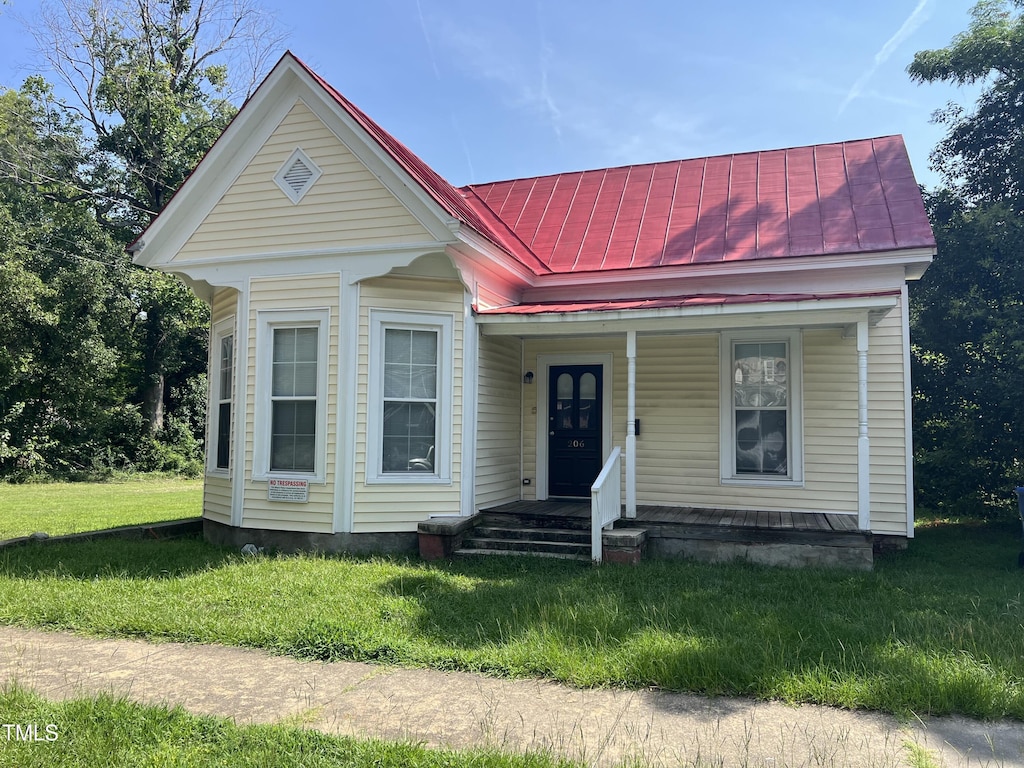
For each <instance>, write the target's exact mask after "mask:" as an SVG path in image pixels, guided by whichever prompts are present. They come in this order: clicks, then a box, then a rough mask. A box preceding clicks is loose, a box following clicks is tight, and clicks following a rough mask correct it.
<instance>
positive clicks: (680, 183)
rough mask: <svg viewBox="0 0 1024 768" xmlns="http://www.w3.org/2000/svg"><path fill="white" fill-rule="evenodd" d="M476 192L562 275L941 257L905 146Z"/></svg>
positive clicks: (560, 179) (769, 155)
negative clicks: (889, 254)
mask: <svg viewBox="0 0 1024 768" xmlns="http://www.w3.org/2000/svg"><path fill="white" fill-rule="evenodd" d="M467 189H471V190H472V191H474V192H476V194H478V195H479V196H480V198H481V199H482V200H483V201H484V202H485V203H486V204H487V205H488V206H489V207H491V208H492V209H493V210H494V211H495V213H497V215H498V216H499V217H500V218H501V219H502V220H504V221H505V222H506V223H507V224H508V225H509V227H510V228H511V229H512V230H513V231H514V232H516V234H517V235H518V236H519V237H520V239H521V240H522V241H523V242H524V243H525V244H526V245H528V246H529V247H530V249H531V250H532V252H533V253H534V254H535V255H536V256H537V258H539V259H540V260H541V261H543V262H544V263H545V264H547V266H548V267H549V268H550V269H551V270H552V271H553V272H561V273H565V272H581V271H591V270H609V269H630V268H637V267H663V266H680V265H686V264H697V263H707V262H730V261H738V260H751V259H766V258H779V257H789V256H817V255H825V254H835V253H860V252H870V251H884V250H894V249H902V248H931V247H934V245H935V239H934V237H933V235H932V231H931V227H930V225H929V223H928V217H927V215H926V214H925V210H924V205H923V203H922V201H921V193H920V190H919V189H918V186H917V182H916V180H915V179H914V174H913V171H912V169H911V166H910V159H909V158H908V156H907V151H906V148H905V146H904V144H903V140H902V138H901V137H899V136H885V137H882V138H876V139H865V140H861V141H848V142H843V143H839V144H823V145H818V146H810V147H799V148H794V149H780V150H772V151H767V152H752V153H746V154H738V155H725V156H720V157H707V158H697V159H692V160H677V161H672V162H666V163H654V164H649V165H634V166H627V167H621V168H607V169H603V170H595V171H584V172H581V173H563V174H557V175H554V176H541V177H536V178H530V179H514V180H510V181H502V182H495V183H492V184H476V185H472V186H470V187H467Z"/></svg>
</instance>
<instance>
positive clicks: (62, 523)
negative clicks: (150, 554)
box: [0, 475, 203, 540]
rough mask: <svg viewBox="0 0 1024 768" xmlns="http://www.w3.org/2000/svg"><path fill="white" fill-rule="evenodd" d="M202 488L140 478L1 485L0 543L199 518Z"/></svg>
mask: <svg viewBox="0 0 1024 768" xmlns="http://www.w3.org/2000/svg"><path fill="white" fill-rule="evenodd" d="M202 500H203V483H202V481H201V480H183V479H181V478H176V477H156V476H145V475H143V476H141V477H138V478H132V479H129V480H125V481H122V482H109V483H42V484H30V485H10V484H6V483H0V540H2V539H11V538H14V537H16V536H28V535H29V534H32V533H35V532H36V531H42V532H44V533H48V534H50V535H51V536H59V535H61V534H65V533H79V532H81V531H94V530H99V529H101V528H117V527H119V526H122V525H141V524H143V523H158V522H163V521H165V520H180V519H181V518H185V517H199V515H200V514H202V503H203V501H202Z"/></svg>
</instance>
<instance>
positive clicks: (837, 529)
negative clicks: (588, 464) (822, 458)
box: [480, 500, 873, 569]
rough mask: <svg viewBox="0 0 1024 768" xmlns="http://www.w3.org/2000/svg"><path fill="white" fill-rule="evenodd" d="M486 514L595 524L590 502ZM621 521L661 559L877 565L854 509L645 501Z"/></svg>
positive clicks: (504, 507)
mask: <svg viewBox="0 0 1024 768" xmlns="http://www.w3.org/2000/svg"><path fill="white" fill-rule="evenodd" d="M480 517H481V518H482V519H484V520H485V521H487V522H486V523H485V524H486V525H494V526H499V527H502V526H507V527H513V528H514V527H518V528H520V529H525V530H535V531H536V530H539V529H576V530H589V528H590V503H589V502H588V501H583V500H578V501H577V500H566V501H559V500H548V501H514V502H510V503H508V504H501V505H498V506H495V507H491V508H489V509H484V510H481V515H480ZM614 527H615V528H617V529H622V528H628V529H643V530H644V531H645V532H646V534H645V535H646V551H647V552H648V553H649V554H650V555H652V556H655V557H667V558H678V557H682V558H693V559H696V560H704V561H707V562H724V561H728V560H748V561H750V562H757V563H762V564H765V565H787V566H827V567H833V566H840V567H850V568H858V569H870V568H871V566H872V563H873V555H872V536H871V533H870V532H869V531H862V530H860V529H859V528H858V527H857V518H856V516H854V515H843V514H836V513H828V512H816V513H807V512H769V511H764V510H729V509H697V508H693V507H682V506H679V507H668V506H666V507H662V506H651V505H642V506H638V507H637V513H636V517H635V518H633V519H627V518H620V519H619V520H617V521H616V522H615V526H614Z"/></svg>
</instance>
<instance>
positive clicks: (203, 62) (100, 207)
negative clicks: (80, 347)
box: [35, 0, 278, 435]
mask: <svg viewBox="0 0 1024 768" xmlns="http://www.w3.org/2000/svg"><path fill="white" fill-rule="evenodd" d="M273 29H274V26H273V20H272V19H271V18H270V17H269V16H268V15H267V14H265V13H264V12H263V11H262V10H261V9H260V8H259V6H258V5H256V4H255V2H254V1H253V0H197V1H196V2H191V0H57V2H56V3H55V4H52V5H49V6H47V7H46V8H45V10H44V12H43V15H42V17H41V23H40V25H39V26H38V27H37V28H36V29H35V36H36V39H37V43H38V45H39V49H40V52H41V53H42V54H43V55H44V56H45V57H46V59H47V60H48V61H49V63H50V65H51V67H52V69H53V71H54V72H55V73H56V75H57V77H58V78H59V79H60V80H61V81H62V83H63V84H64V86H65V87H66V88H68V89H69V91H70V93H72V94H73V96H74V98H73V100H71V101H69V102H68V103H67V104H65V109H66V110H67V111H68V113H69V114H75V115H77V116H78V117H79V118H80V119H81V120H82V121H83V122H84V123H85V125H86V127H87V132H86V134H85V135H86V138H87V141H86V142H84V143H83V144H82V146H81V152H80V154H79V155H78V156H77V157H76V158H75V159H74V162H73V163H71V164H70V166H71V167H70V168H69V173H70V175H71V176H72V177H73V178H74V180H75V181H74V183H75V185H76V186H78V187H79V188H81V189H87V190H90V192H91V195H92V200H93V204H94V207H95V211H96V217H97V220H98V221H100V222H101V223H103V224H104V226H105V227H106V228H107V229H108V230H109V231H110V232H111V234H112V236H113V237H114V239H115V240H116V241H117V242H118V243H120V244H121V245H122V246H127V245H128V244H129V243H130V242H131V241H132V240H134V239H135V238H136V237H137V236H138V235H139V233H140V232H141V231H142V230H143V229H144V227H145V226H146V225H147V224H148V223H149V221H150V220H151V219H152V217H153V216H155V215H156V214H157V213H158V212H159V211H160V210H161V209H162V208H163V206H164V205H166V203H167V201H168V200H169V199H170V196H171V195H172V194H173V193H174V191H175V190H176V189H177V188H178V186H180V185H181V183H182V182H183V181H184V179H185V178H186V176H187V175H188V173H189V172H191V170H192V168H193V167H194V166H195V165H196V163H198V162H199V160H200V159H201V158H202V156H203V155H204V153H205V152H206V151H207V149H209V147H210V146H211V145H212V144H213V142H214V141H215V140H216V138H217V137H218V136H219V135H220V133H221V132H222V131H223V129H224V128H225V127H226V125H227V123H228V121H229V120H230V119H231V117H232V116H233V115H234V113H235V111H236V110H235V107H234V106H233V104H232V102H231V98H232V97H237V96H239V95H240V94H248V92H249V91H250V90H251V88H252V87H253V86H254V84H255V83H256V80H257V77H258V75H259V74H260V73H261V72H262V71H263V70H264V69H265V66H266V63H267V57H268V55H269V53H270V51H271V50H272V48H273V47H275V46H276V44H277V42H278V37H277V36H276V34H275V33H274V31H273ZM130 290H131V293H132V295H133V297H134V298H135V300H136V301H137V302H138V303H139V308H140V309H141V310H143V311H144V313H145V314H144V315H141V314H140V315H139V317H145V320H144V321H142V325H143V327H142V329H141V334H140V338H139V340H140V343H141V345H142V349H141V354H140V355H139V357H138V363H139V371H138V384H139V391H138V397H139V398H140V399H141V401H142V405H143V413H144V415H145V417H146V423H147V425H148V428H149V432H150V434H152V435H156V434H157V433H158V432H159V430H160V429H161V428H162V427H163V421H164V406H165V403H166V401H167V399H168V388H167V381H168V379H169V377H175V376H179V377H180V376H181V374H182V373H184V376H185V378H188V377H190V376H194V375H200V374H201V372H202V371H203V370H204V369H205V359H206V358H205V354H196V352H197V349H198V350H200V351H201V350H202V348H203V344H204V342H203V339H204V338H205V328H206V323H207V318H208V315H207V312H206V309H205V307H204V305H202V304H201V302H199V301H198V300H197V299H196V298H195V297H194V296H193V295H192V294H191V292H190V291H188V289H187V288H185V287H184V286H183V285H181V284H180V283H179V282H178V281H177V280H174V279H172V278H169V277H167V276H166V275H162V274H157V273H154V272H149V271H143V270H138V271H136V272H135V273H134V274H133V285H132V286H131V289H130Z"/></svg>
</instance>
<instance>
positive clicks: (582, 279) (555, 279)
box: [534, 248, 935, 288]
mask: <svg viewBox="0 0 1024 768" xmlns="http://www.w3.org/2000/svg"><path fill="white" fill-rule="evenodd" d="M934 254H935V249H934V248H915V249H908V250H903V251H899V250H893V251H875V252H872V253H854V254H850V253H847V254H837V255H834V256H831V255H830V256H807V257H795V258H779V259H750V260H747V261H729V262H714V263H708V264H683V265H679V266H673V267H647V268H639V269H618V270H607V271H591V272H568V273H557V274H550V275H538V276H537V277H536V279H535V280H534V286H535V287H538V288H539V287H542V286H543V287H552V288H554V287H574V286H580V285H587V284H592V283H597V282H618V281H626V280H629V281H632V280H645V279H646V280H659V281H660V280H681V279H685V278H692V277H719V276H728V277H732V276H737V275H756V274H763V273H765V272H773V273H778V272H801V271H806V270H821V269H833V268H837V267H864V266H885V265H890V264H892V265H900V266H904V267H907V268H909V267H910V266H911V265H922V266H927V265H928V264H930V263H931V260H932V256H933V255H934Z"/></svg>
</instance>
